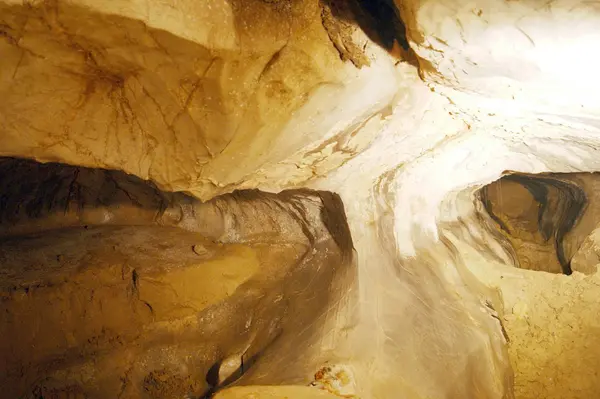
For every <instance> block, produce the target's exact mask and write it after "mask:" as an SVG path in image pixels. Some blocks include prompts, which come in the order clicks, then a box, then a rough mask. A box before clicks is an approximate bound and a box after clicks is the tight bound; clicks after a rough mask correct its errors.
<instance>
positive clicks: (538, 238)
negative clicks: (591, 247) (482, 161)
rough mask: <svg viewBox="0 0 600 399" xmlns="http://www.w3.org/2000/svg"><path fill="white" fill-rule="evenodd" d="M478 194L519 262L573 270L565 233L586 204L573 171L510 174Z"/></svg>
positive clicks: (539, 267) (565, 271) (536, 267)
mask: <svg viewBox="0 0 600 399" xmlns="http://www.w3.org/2000/svg"><path fill="white" fill-rule="evenodd" d="M589 176H592V175H589ZM480 198H481V200H482V202H483V204H484V206H485V209H486V210H487V212H488V213H489V215H490V216H491V218H492V219H493V220H494V222H495V225H496V227H497V228H498V229H499V230H500V231H501V232H502V234H503V235H504V237H505V238H506V239H507V240H508V241H509V242H510V244H511V246H512V248H513V249H514V252H515V254H516V257H517V261H518V265H519V267H521V268H524V269H530V270H538V271H546V272H551V273H563V274H566V275H570V274H572V272H573V271H572V268H571V257H572V255H573V253H570V254H567V253H566V251H565V238H566V236H567V234H568V233H570V232H571V231H572V229H573V228H574V227H575V225H576V224H577V223H578V222H579V221H580V220H581V218H582V216H583V215H584V213H585V210H586V207H587V205H588V196H587V194H586V191H585V188H584V185H583V183H582V181H581V179H578V176H577V175H575V174H548V175H525V174H510V175H508V176H505V177H503V178H501V179H500V180H498V181H496V182H493V183H491V184H489V185H487V186H486V187H484V188H483V189H481V191H480ZM588 233H589V232H588Z"/></svg>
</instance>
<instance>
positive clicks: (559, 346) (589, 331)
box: [459, 244, 600, 399]
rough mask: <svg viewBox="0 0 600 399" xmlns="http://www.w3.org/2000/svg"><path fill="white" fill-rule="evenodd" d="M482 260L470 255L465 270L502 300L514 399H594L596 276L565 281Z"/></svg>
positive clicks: (599, 384) (598, 351) (599, 282)
mask: <svg viewBox="0 0 600 399" xmlns="http://www.w3.org/2000/svg"><path fill="white" fill-rule="evenodd" d="M459 247H460V244H459ZM464 253H465V254H467V251H465V252H464ZM484 256H485V255H483V254H482V253H473V252H471V253H469V254H468V255H467V256H466V258H467V264H468V265H469V269H470V270H471V271H472V272H473V273H474V274H475V275H476V276H477V277H478V278H480V279H481V281H483V282H484V283H485V284H486V285H488V286H489V287H493V288H494V289H496V290H497V291H498V292H499V293H500V296H501V298H502V301H503V308H504V314H501V315H500V317H501V319H502V323H503V327H504V330H505V333H506V336H507V338H508V340H509V342H508V350H509V358H510V362H511V366H512V368H513V370H514V394H515V398H516V399H540V398H544V399H559V398H560V399H567V398H568V399H591V398H596V397H598V396H597V394H598V392H600V347H599V346H598V344H597V342H598V338H599V337H600V301H598V298H600V272H596V273H595V274H592V275H587V276H586V275H584V274H582V273H579V272H574V273H573V274H572V275H571V276H566V275H563V274H555V273H549V272H544V271H533V270H525V269H518V268H514V267H511V266H506V265H503V264H500V263H494V262H490V260H489V259H485V258H484Z"/></svg>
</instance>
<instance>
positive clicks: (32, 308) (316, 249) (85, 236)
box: [0, 158, 354, 398]
mask: <svg viewBox="0 0 600 399" xmlns="http://www.w3.org/2000/svg"><path fill="white" fill-rule="evenodd" d="M352 258H353V245H352V239H351V236H350V232H349V229H348V225H347V223H346V217H345V213H344V209H343V204H342V202H341V200H340V198H339V196H337V195H336V194H333V193H329V192H321V191H311V190H290V191H285V192H282V193H279V194H270V193H264V192H260V191H258V190H250V191H238V192H234V193H232V194H226V195H223V196H220V197H217V198H215V199H213V200H211V201H208V202H204V203H203V202H201V201H198V200H196V199H195V198H192V197H190V196H187V195H185V194H182V193H168V192H163V191H161V190H159V189H158V188H157V187H156V186H155V185H154V184H152V183H151V182H147V181H143V180H141V179H139V178H137V177H135V176H131V175H127V174H125V173H122V172H118V171H111V170H102V169H91V168H83V167H75V166H69V165H64V164H58V163H47V164H42V163H38V162H34V161H30V160H24V159H15V158H2V159H0V337H1V338H0V357H1V358H2V359H3V362H2V363H1V364H0V386H2V387H4V388H5V390H6V392H5V394H6V395H7V397H23V398H34V397H35V398H50V397H63V396H64V395H70V396H69V397H98V398H109V397H114V398H116V397H121V396H123V395H125V396H124V397H141V398H168V397H196V398H199V397H209V396H211V395H212V394H213V393H214V392H216V391H217V390H219V389H221V388H223V387H226V386H228V385H230V384H233V383H236V384H237V383H240V384H242V385H243V384H244V382H245V381H248V383H252V384H254V383H263V384H269V383H270V384H282V383H286V382H289V381H297V379H298V378H300V377H303V378H306V376H307V375H309V376H310V375H311V374H314V370H317V369H318V367H320V366H321V364H322V363H323V362H325V361H326V360H327V359H324V358H322V357H323V355H322V354H320V353H316V352H314V351H313V352H311V351H310V350H308V349H306V348H311V347H314V346H315V345H314V342H313V341H314V340H318V339H319V335H318V334H317V332H318V331H322V329H323V328H325V327H324V323H328V322H330V318H329V317H328V315H329V312H333V314H335V312H336V310H335V309H336V306H338V305H335V304H339V303H341V302H343V301H342V298H346V297H348V296H349V295H351V293H352V290H351V289H349V288H348V287H350V286H352V281H353V279H354V269H353V267H354V263H353V261H352ZM329 328H331V329H333V330H334V331H335V329H334V327H332V326H329ZM339 328H344V326H339ZM284 366H285V367H284ZM309 382H310V381H306V383H307V384H308V383H309Z"/></svg>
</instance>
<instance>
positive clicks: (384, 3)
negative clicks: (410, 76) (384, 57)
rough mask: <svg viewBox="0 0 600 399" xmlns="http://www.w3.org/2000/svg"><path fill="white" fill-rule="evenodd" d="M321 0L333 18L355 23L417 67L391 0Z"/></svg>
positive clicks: (400, 58)
mask: <svg viewBox="0 0 600 399" xmlns="http://www.w3.org/2000/svg"><path fill="white" fill-rule="evenodd" d="M321 3H322V4H323V5H324V6H326V7H327V8H328V9H330V10H331V14H332V15H333V16H334V17H335V18H337V19H339V20H341V21H347V22H352V23H355V24H356V25H357V26H358V27H360V29H361V30H362V31H363V32H365V34H366V35H367V36H368V37H369V38H370V39H371V40H372V41H373V42H375V43H377V44H378V45H379V46H380V47H381V48H383V49H385V50H386V51H387V52H388V53H390V54H392V55H393V56H395V57H396V58H398V59H399V60H401V61H405V62H408V63H409V64H411V65H413V66H415V67H417V68H418V67H419V63H418V58H417V56H416V54H415V53H414V51H413V50H412V49H411V47H410V44H409V41H408V37H407V30H406V26H405V24H404V21H402V18H401V14H400V10H398V8H397V7H396V5H395V3H394V1H393V0H321Z"/></svg>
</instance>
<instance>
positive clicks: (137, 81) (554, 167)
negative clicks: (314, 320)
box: [0, 0, 600, 398]
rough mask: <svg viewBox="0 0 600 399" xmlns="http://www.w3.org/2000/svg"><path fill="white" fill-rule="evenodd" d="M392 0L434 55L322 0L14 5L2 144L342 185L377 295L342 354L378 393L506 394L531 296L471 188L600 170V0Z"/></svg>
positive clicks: (190, 185)
mask: <svg viewBox="0 0 600 399" xmlns="http://www.w3.org/2000/svg"><path fill="white" fill-rule="evenodd" d="M388 3H389V2H388ZM396 5H397V9H398V13H399V14H398V15H400V16H401V17H402V20H403V21H404V24H405V25H406V34H407V44H409V45H410V47H411V49H412V51H414V56H415V58H416V65H417V66H418V67H417V68H415V66H414V65H415V62H412V61H411V62H398V61H399V60H398V57H397V54H392V55H390V54H389V53H393V51H390V49H387V48H385V47H384V48H381V47H380V46H379V45H377V44H375V43H373V42H371V41H370V40H369V39H368V37H367V36H368V35H365V34H364V33H363V32H361V31H360V30H355V31H353V29H354V28H355V27H356V24H353V23H352V21H351V20H350V22H349V23H350V25H349V26H350V30H351V34H349V35H348V34H342V33H339V32H338V33H337V34H332V33H331V32H333V31H335V27H336V26H338V27H339V26H342V27H344V29H347V28H348V25H345V24H342V23H339V25H336V24H337V23H336V22H335V18H334V22H333V26H331V25H329V27H327V26H325V25H327V23H325V24H324V23H323V20H322V15H323V14H322V12H323V10H322V8H321V7H320V5H319V3H318V2H316V1H309V0H307V1H289V2H287V1H279V2H260V1H258V0H257V1H252V2H235V1H232V2H225V1H211V2H205V3H203V4H202V5H198V4H195V3H194V4H192V3H191V2H190V3H187V2H183V3H181V4H180V5H179V6H178V7H176V8H166V7H164V6H163V5H162V3H156V4H155V3H148V7H143V9H142V8H140V7H139V6H138V3H134V2H121V3H120V5H116V3H108V4H106V5H104V4H102V5H100V4H96V3H95V2H94V3H92V2H85V3H84V2H66V1H64V2H63V1H61V2H44V3H37V2H32V3H27V4H25V5H23V4H21V3H20V2H19V3H17V2H13V1H6V0H5V1H4V3H3V5H2V12H1V13H0V16H1V18H2V25H1V26H2V30H1V31H0V32H1V34H0V36H1V38H2V40H1V41H0V43H1V44H0V45H1V46H2V49H1V51H2V52H3V54H6V57H2V62H3V63H4V64H3V65H4V66H3V67H2V69H3V70H8V71H13V73H12V74H6V73H5V74H2V80H1V83H0V87H1V89H0V90H1V93H2V98H3V99H4V100H3V101H2V102H0V104H1V107H2V108H1V109H0V111H1V112H0V115H1V117H2V119H0V122H1V123H0V126H1V127H2V129H3V132H4V133H3V134H2V136H1V137H0V152H1V154H2V155H7V156H23V157H29V158H35V159H38V160H41V161H61V162H65V163H69V164H74V165H82V166H100V167H106V168H110V169H120V170H124V171H126V172H128V173H132V174H134V175H137V176H139V177H141V178H143V179H146V178H149V179H151V180H152V181H154V182H155V183H156V184H157V185H158V186H159V187H160V188H163V189H167V190H183V191H187V192H189V193H192V194H193V195H194V196H196V197H199V198H201V199H204V200H207V199H210V198H212V197H213V196H215V195H216V194H220V193H223V192H229V191H232V190H233V189H235V188H255V187H259V188H262V189H265V190H270V191H278V190H280V189H283V188H290V187H297V186H300V185H302V186H309V187H313V188H319V189H325V190H331V191H335V192H338V193H339V194H340V196H341V199H342V200H343V202H344V204H345V209H346V212H347V214H348V221H349V225H350V229H351V231H352V235H353V237H354V245H355V247H356V251H357V256H358V281H359V284H358V290H359V294H360V299H361V300H360V308H359V309H358V311H357V314H358V316H359V319H360V323H359V326H358V327H357V328H355V329H352V334H353V335H352V336H353V337H354V339H356V341H355V342H360V343H361V345H349V346H348V347H346V348H345V349H344V350H340V351H339V356H340V358H342V359H343V360H344V361H345V362H346V363H348V364H350V365H352V367H353V368H354V369H355V370H356V373H355V375H356V379H357V386H358V387H359V391H360V395H361V397H365V398H369V397H373V398H380V397H388V396H387V395H389V393H390V392H394V394H404V395H409V396H414V397H423V398H424V397H435V398H464V397H485V398H510V397H512V396H513V389H512V379H513V376H512V372H511V369H510V367H509V359H508V355H509V352H508V350H507V348H506V344H507V338H506V334H505V331H503V328H502V325H501V323H500V321H499V319H502V320H504V319H503V317H505V316H507V317H509V318H510V317H517V316H518V315H519V314H521V313H519V310H518V307H517V312H516V314H517V316H515V314H513V313H511V312H512V309H513V305H514V304H515V303H518V301H517V300H515V299H514V296H513V297H510V296H508V295H507V296H504V295H503V294H502V293H503V292H504V291H503V289H507V290H508V291H506V292H509V291H510V289H509V288H510V287H508V285H506V284H504V285H503V284H499V283H498V282H497V281H495V280H493V279H492V277H490V276H496V274H494V273H492V272H491V270H492V265H498V264H499V265H510V266H511V267H512V266H514V265H512V264H511V258H510V256H509V254H507V253H506V251H505V248H504V247H503V246H502V245H501V244H500V243H499V241H498V237H496V236H494V235H493V234H492V233H490V231H489V230H488V229H487V227H486V226H487V224H486V223H487V222H486V221H484V220H482V217H481V213H480V212H479V210H480V208H479V207H480V205H481V204H479V203H478V201H477V199H476V198H475V196H474V192H475V191H476V190H477V189H479V188H481V187H482V186H483V185H485V184H488V183H490V182H492V181H494V180H496V179H498V178H500V177H501V176H502V175H503V173H504V172H505V171H517V172H522V173H542V172H577V171H594V170H598V167H599V166H600V165H598V161H597V159H598V157H597V148H598V139H597V137H598V122H597V116H598V105H599V102H600V97H599V96H600V94H599V93H600V92H599V91H598V90H597V87H598V86H599V85H598V83H600V82H598V81H597V77H596V74H595V71H594V70H593V68H594V65H595V63H594V62H593V61H592V58H591V57H592V56H593V54H595V53H596V52H597V51H596V50H597V46H598V44H597V43H598V40H597V39H598V38H597V33H596V29H595V26H596V25H597V18H598V15H599V14H600V13H598V11H597V9H596V8H595V7H596V5H595V4H591V3H585V2H579V1H576V2H573V1H566V0H565V1H554V2H550V3H548V4H545V5H544V6H540V5H538V4H537V3H535V2H502V1H495V0H486V1H477V2H471V3H464V2H459V1H451V2H438V1H432V0H430V1H409V2H404V1H403V2H399V1H396ZM203 7H206V8H207V9H208V8H209V9H208V10H207V9H204V8H203ZM212 20H219V21H222V22H220V23H219V24H213V23H212V22H210V21H212ZM574 20H577V21H579V22H578V24H576V25H574V24H573V23H572V21H574ZM182 21H183V22H182ZM330 22H331V21H330ZM346 22H348V21H346ZM200 26H201V27H202V28H201V29H200V28H199V27H200ZM98 31H104V32H106V35H96V34H95V33H96V32H98ZM346 33H348V32H347V31H346ZM349 37H350V39H348V38H349ZM348 40H351V43H353V44H354V45H355V46H354V47H353V46H352V45H351V43H349V42H348ZM344 43H346V45H344ZM363 46H364V47H363ZM349 48H361V49H363V48H364V50H363V51H364V54H363V55H366V57H367V58H368V59H369V63H368V65H362V68H357V66H356V64H357V62H356V60H353V59H352V57H351V54H350V55H348V54H346V56H344V54H340V49H349ZM385 50H388V51H385ZM388 52H389V53H388ZM344 57H345V58H344ZM343 59H346V61H343ZM361 59H362V58H361ZM353 61H354V62H353ZM401 61H407V60H406V59H405V60H401ZM408 61H410V60H408ZM573 64H576V67H575V68H574V67H573ZM336 168H337V169H336ZM578 239H579V238H578ZM520 277H521V276H520ZM520 277H519V278H520ZM507 280H508V279H507ZM514 280H515V281H517V280H518V278H515V279H514ZM528 281H529V280H528ZM557 281H559V280H557ZM561 281H562V280H561ZM557 284H560V283H557ZM507 287H508V288H507ZM556 289H557V290H560V287H558V288H556ZM507 298H509V299H507ZM510 298H512V299H510ZM540 323H541V322H540ZM539 326H540V329H541V328H542V324H539ZM509 336H510V333H509ZM363 343H364V344H363ZM591 361H593V359H592V360H590V362H591ZM532 364H534V363H532ZM587 366H589V364H587ZM513 367H515V365H513ZM534 369H535V367H534V366H531V367H530V369H529V371H528V372H529V373H530V374H527V372H526V373H525V374H522V375H521V377H519V378H521V379H520V380H518V382H519V384H522V381H523V378H524V377H522V376H523V375H525V376H530V375H534V376H535V373H534V371H533V370H534ZM557 369H558V370H562V369H561V368H560V367H558V368H557ZM517 371H519V372H520V371H523V370H519V369H517ZM557 375H558V374H557ZM582 381H583V380H582ZM594 388H595V387H594V386H588V387H587V388H585V387H584V388H583V389H584V390H583V391H582V392H584V394H585V393H586V392H593V389H594ZM526 389H527V388H526V387H525V388H523V385H517V390H518V391H519V392H521V393H522V392H524V390H526ZM585 389H589V390H590V391H585ZM539 392H541V393H545V394H549V393H552V392H553V391H552V389H551V388H550V386H549V385H543V384H542V387H541V388H539V390H538V393H539ZM554 392H556V394H557V395H558V394H564V392H561V391H554ZM546 397H550V396H546Z"/></svg>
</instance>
